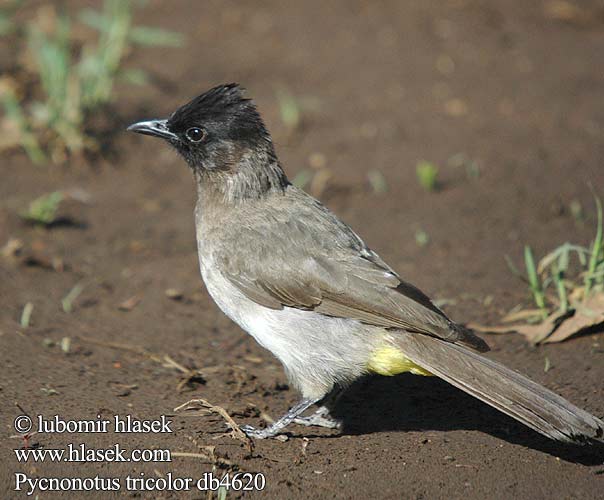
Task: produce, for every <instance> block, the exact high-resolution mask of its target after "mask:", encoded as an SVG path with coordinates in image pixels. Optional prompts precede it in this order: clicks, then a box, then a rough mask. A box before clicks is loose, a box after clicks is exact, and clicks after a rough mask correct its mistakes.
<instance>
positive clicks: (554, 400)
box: [398, 332, 604, 444]
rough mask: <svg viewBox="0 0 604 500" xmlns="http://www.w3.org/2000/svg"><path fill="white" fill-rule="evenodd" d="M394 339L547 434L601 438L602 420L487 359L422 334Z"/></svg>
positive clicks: (572, 439) (417, 359)
mask: <svg viewBox="0 0 604 500" xmlns="http://www.w3.org/2000/svg"><path fill="white" fill-rule="evenodd" d="M398 339H399V340H398V343H399V345H400V348H401V349H402V351H403V352H404V353H405V355H406V356H407V357H408V358H409V359H411V360H412V361H413V362H414V363H416V364H418V365H419V366H421V367H422V368H424V369H426V370H428V371H430V372H431V373H433V374H434V375H436V376H438V377H440V378H442V379H444V380H446V381H447V382H449V383H450V384H452V385H454V386H456V387H458V388H459V389H462V390H463V391H465V392H467V393H468V394H471V395H472V396H474V397H476V398H478V399H480V400H482V401H484V402H485V403H487V404H489V405H491V406H493V407H494V408H497V409H498V410H500V411H502V412H503V413H506V414H507V415H509V416H511V417H513V418H515V419H517V420H519V421H520V422H522V423H523V424H525V425H527V426H529V427H531V428H532V429H534V430H536V431H538V432H540V433H541V434H543V435H545V436H547V437H549V438H551V439H555V440H558V441H563V442H567V443H579V444H583V443H587V442H590V441H604V438H603V436H604V422H602V420H600V419H598V418H596V417H594V416H593V415H591V414H589V413H587V412H586V411H584V410H582V409H580V408H578V407H576V406H575V405H573V404H572V403H570V402H569V401H566V400H565V399H564V398H562V397H561V396H558V395H557V394H555V393H553V392H552V391H550V390H549V389H546V388H545V387H543V386H540V385H539V384H536V383H535V382H533V381H531V380H529V379H528V378H526V377H524V376H523V375H520V374H519V373H516V372H514V371H512V370H510V369H509V368H506V367H505V366H503V365H501V364H499V363H497V362H495V361H493V360H491V359H488V358H486V357H484V356H481V355H480V354H477V353H475V352H472V351H470V350H469V349H467V348H465V347H463V346H460V345H456V344H451V343H448V342H443V341H442V340H439V339H436V338H433V337H430V336H427V335H417V334H412V333H407V332H401V336H400V337H398Z"/></svg>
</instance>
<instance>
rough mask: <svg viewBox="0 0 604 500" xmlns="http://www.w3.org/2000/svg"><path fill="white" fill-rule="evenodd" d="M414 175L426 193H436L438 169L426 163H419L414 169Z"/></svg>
mask: <svg viewBox="0 0 604 500" xmlns="http://www.w3.org/2000/svg"><path fill="white" fill-rule="evenodd" d="M415 174H416V176H417V181H418V182H419V185H420V186H421V187H423V188H424V189H425V190H426V191H436V188H437V182H438V180H437V178H438V167H437V166H436V165H434V164H433V163H430V162H428V161H423V160H422V161H420V162H419V163H418V164H417V166H416V167H415Z"/></svg>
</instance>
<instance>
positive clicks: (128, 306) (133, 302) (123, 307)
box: [117, 295, 141, 311]
mask: <svg viewBox="0 0 604 500" xmlns="http://www.w3.org/2000/svg"><path fill="white" fill-rule="evenodd" d="M140 301H141V298H140V297H139V296H138V295H133V296H132V297H130V298H129V299H126V300H124V302H122V303H121V304H120V305H119V306H117V307H118V309H119V310H120V311H132V309H134V308H135V307H136V306H137V305H138V303H139V302H140Z"/></svg>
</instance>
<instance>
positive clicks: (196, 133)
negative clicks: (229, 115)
mask: <svg viewBox="0 0 604 500" xmlns="http://www.w3.org/2000/svg"><path fill="white" fill-rule="evenodd" d="M185 135H186V136H187V139H189V140H190V141H191V142H199V141H201V140H202V139H203V138H204V137H205V135H206V133H205V132H204V130H203V129H201V128H198V127H191V128H190V129H188V130H187V131H186V132H185Z"/></svg>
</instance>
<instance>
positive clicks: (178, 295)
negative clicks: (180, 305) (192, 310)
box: [165, 288, 184, 300]
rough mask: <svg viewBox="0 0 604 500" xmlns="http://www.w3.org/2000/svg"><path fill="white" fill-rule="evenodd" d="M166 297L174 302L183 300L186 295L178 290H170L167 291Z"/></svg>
mask: <svg viewBox="0 0 604 500" xmlns="http://www.w3.org/2000/svg"><path fill="white" fill-rule="evenodd" d="M165 294H166V297H168V298H169V299H172V300H182V298H183V296H184V294H183V292H182V290H178V289H177V288H168V289H167V290H166V291H165Z"/></svg>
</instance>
